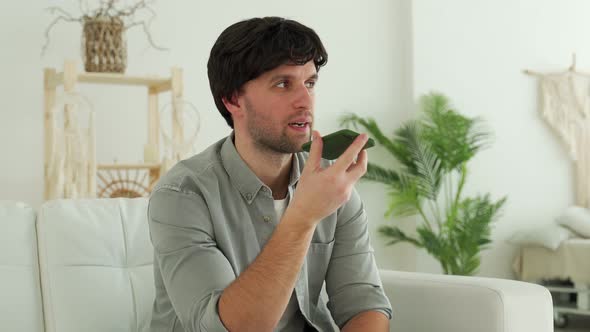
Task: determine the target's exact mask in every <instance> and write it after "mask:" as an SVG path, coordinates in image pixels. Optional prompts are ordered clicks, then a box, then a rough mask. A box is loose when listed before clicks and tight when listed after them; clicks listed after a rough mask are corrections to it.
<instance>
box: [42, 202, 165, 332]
mask: <svg viewBox="0 0 590 332" xmlns="http://www.w3.org/2000/svg"><path fill="white" fill-rule="evenodd" d="M146 212H147V199H145V198H139V199H91V200H57V201H50V202H47V203H45V204H44V205H43V206H42V207H41V209H40V211H39V218H38V222H37V231H38V237H39V264H40V270H41V285H42V294H43V306H44V307H43V309H44V312H45V325H46V330H47V331H48V332H54V331H59V332H70V331H71V332H74V331H76V332H78V331H85V332H92V331H97V332H98V331H111V332H115V331H125V332H128V331H146V330H148V326H149V321H150V317H151V310H152V304H153V299H154V283H153V270H152V262H153V249H152V246H151V243H150V240H149V235H148V234H149V233H148V224H147V219H146V218H147V217H146Z"/></svg>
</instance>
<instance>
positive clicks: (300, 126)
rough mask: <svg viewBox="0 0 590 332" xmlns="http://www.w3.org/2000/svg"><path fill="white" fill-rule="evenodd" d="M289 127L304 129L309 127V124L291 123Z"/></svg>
mask: <svg viewBox="0 0 590 332" xmlns="http://www.w3.org/2000/svg"><path fill="white" fill-rule="evenodd" d="M289 126H291V127H295V128H305V127H307V126H309V122H291V123H289Z"/></svg>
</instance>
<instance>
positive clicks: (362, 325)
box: [342, 311, 389, 332]
mask: <svg viewBox="0 0 590 332" xmlns="http://www.w3.org/2000/svg"><path fill="white" fill-rule="evenodd" d="M356 331H377V332H388V331H389V318H388V317H387V316H385V314H383V313H381V312H378V311H364V312H361V313H360V314H358V315H356V316H354V317H352V318H351V319H350V320H349V321H348V322H347V323H346V325H344V327H343V328H342V332H356Z"/></svg>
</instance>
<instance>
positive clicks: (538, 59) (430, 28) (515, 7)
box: [413, 0, 590, 277]
mask: <svg viewBox="0 0 590 332" xmlns="http://www.w3.org/2000/svg"><path fill="white" fill-rule="evenodd" d="M589 11H590V3H589V2H588V1H583V0H572V1H554V0H520V1H512V0H498V1H482V0H480V1H470V0H449V1H437V0H415V1H414V4H413V20H414V26H413V29H414V33H413V39H414V93H415V95H416V96H418V95H420V94H422V93H425V92H428V91H430V90H438V91H441V92H443V93H445V94H447V95H448V96H450V97H451V98H452V100H453V101H454V103H455V105H456V106H457V108H458V110H460V111H461V112H463V113H464V114H467V115H469V116H482V117H483V118H484V119H486V120H487V122H488V124H489V126H490V128H491V129H492V130H493V131H494V132H495V136H496V139H495V143H494V144H493V146H492V148H491V149H489V150H486V151H484V152H482V153H481V154H480V155H478V156H477V157H476V158H475V160H473V162H472V164H471V167H470V170H471V175H470V178H469V179H468V186H467V189H468V190H467V193H470V194H474V193H477V192H482V193H483V192H490V193H491V194H492V195H493V196H494V197H496V198H499V197H501V196H502V195H507V196H508V203H507V205H506V208H505V212H504V214H503V217H502V218H501V219H500V220H499V222H498V223H497V224H496V227H495V230H494V240H495V241H494V244H493V247H492V248H491V249H490V250H489V251H487V252H486V253H485V255H484V258H483V265H482V269H481V274H482V275H492V276H508V277H509V276H512V272H511V269H510V264H511V261H512V258H513V255H514V254H515V248H513V247H512V246H510V245H507V244H506V243H505V242H504V241H505V239H506V238H507V237H508V236H509V235H510V234H512V233H513V232H514V231H515V230H517V229H523V228H530V227H538V226H540V225H543V224H547V223H550V222H552V220H553V218H554V217H556V215H557V214H559V213H561V212H562V211H563V210H564V208H565V207H566V206H568V205H569V204H573V202H574V199H573V190H574V189H573V174H572V166H571V163H570V161H569V159H568V155H567V153H566V150H565V149H564V147H563V145H562V144H561V142H560V140H559V139H558V138H557V136H556V135H554V134H553V132H552V131H551V129H550V128H549V127H548V126H547V125H546V124H545V123H544V122H543V121H542V120H541V118H540V116H539V114H538V107H537V106H538V105H537V84H536V81H535V80H534V79H533V78H532V77H530V76H526V75H524V74H523V73H522V69H524V68H530V69H536V70H539V71H544V70H556V69H557V70H561V69H564V68H567V67H568V66H569V65H570V61H571V60H570V59H571V54H572V52H576V53H577V58H578V67H579V68H581V69H582V68H586V69H589V68H590V60H589V59H590V44H589V43H588V31H590V21H589V20H588V17H587V13H588V12H589ZM434 266H435V265H434V264H433V262H432V261H431V260H430V259H429V258H427V257H425V256H423V255H419V257H418V261H417V267H418V269H419V270H431V269H434Z"/></svg>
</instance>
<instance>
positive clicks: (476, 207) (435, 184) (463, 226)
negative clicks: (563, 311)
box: [341, 93, 506, 275]
mask: <svg viewBox="0 0 590 332" xmlns="http://www.w3.org/2000/svg"><path fill="white" fill-rule="evenodd" d="M420 106H421V114H420V118H418V119H416V120H410V121H408V122H406V123H405V124H403V125H402V126H401V127H400V128H399V129H397V130H396V131H395V132H394V135H393V137H392V138H389V137H387V136H386V135H385V134H384V133H383V132H382V131H381V129H380V128H379V126H378V125H377V123H376V122H375V120H374V119H372V118H362V117H359V116H357V115H355V114H349V115H346V116H344V117H343V118H342V119H341V125H342V126H345V127H354V128H357V129H359V127H361V128H363V129H364V130H366V131H367V132H368V133H369V135H371V136H372V137H373V138H374V139H375V140H376V141H377V144H378V145H381V146H383V147H384V148H385V149H386V150H387V152H389V153H390V154H391V155H392V156H393V157H394V158H395V159H396V160H397V161H398V162H399V164H400V165H401V166H400V167H398V168H397V169H390V168H384V167H381V166H379V165H376V164H373V163H369V165H368V168H367V173H366V174H365V176H364V177H363V178H364V179H365V180H369V181H376V182H379V183H383V184H384V185H385V186H386V187H387V189H388V193H389V208H388V210H387V212H386V213H385V215H386V216H388V217H389V216H392V215H393V216H411V215H419V216H420V218H421V222H420V223H419V224H418V225H417V228H416V235H415V236H413V235H410V234H407V233H406V232H404V231H402V230H401V229H400V228H399V227H398V226H395V225H383V226H381V227H380V228H379V233H380V234H381V235H383V236H384V237H385V238H387V239H389V242H388V243H387V245H394V244H396V243H400V242H409V243H412V244H413V245H415V246H416V247H418V248H424V249H425V250H426V251H427V252H428V253H429V254H430V255H432V256H433V257H434V258H435V259H436V260H438V262H439V263H440V264H441V267H442V270H443V271H444V273H445V274H455V275H473V274H475V273H476V272H477V269H478V267H479V265H480V252H481V250H483V249H485V248H486V247H487V246H488V245H489V244H490V243H491V240H490V236H491V223H492V222H493V220H495V219H496V218H497V217H498V215H499V212H500V210H501V208H502V206H503V205H504V203H505V202H506V197H503V198H501V199H500V200H498V201H493V200H492V199H491V198H490V195H489V194H484V195H477V196H475V197H465V195H464V194H463V189H464V186H465V183H466V180H467V175H468V168H467V164H468V162H469V161H470V160H471V159H472V158H473V157H474V156H475V154H476V153H477V152H479V151H480V150H482V149H483V148H484V147H486V146H487V145H488V143H489V141H490V136H491V135H490V133H489V132H487V131H486V130H484V129H483V128H482V127H481V125H480V124H481V120H480V119H477V118H473V119H472V118H467V117H465V116H463V115H461V114H459V113H458V112H456V111H455V110H453V109H452V108H451V106H450V103H449V100H448V98H446V97H445V96H444V95H442V94H438V93H430V94H428V95H425V96H423V97H421V99H420Z"/></svg>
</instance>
